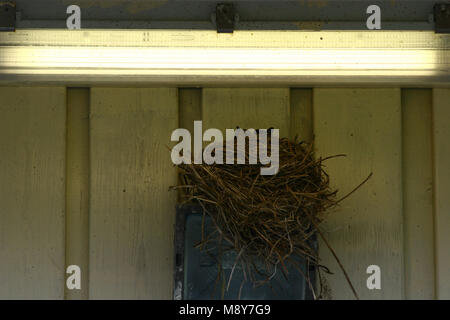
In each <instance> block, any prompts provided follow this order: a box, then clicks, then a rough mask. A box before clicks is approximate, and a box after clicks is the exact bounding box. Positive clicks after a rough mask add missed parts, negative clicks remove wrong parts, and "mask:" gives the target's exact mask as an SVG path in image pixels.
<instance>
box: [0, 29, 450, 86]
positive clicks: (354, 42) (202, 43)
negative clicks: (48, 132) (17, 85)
mask: <svg viewBox="0 0 450 320" xmlns="http://www.w3.org/2000/svg"><path fill="white" fill-rule="evenodd" d="M0 80H1V81H3V82H15V81H18V82H23V81H38V82H39V81H40V82H42V81H44V82H45V81H48V82H58V81H59V82H92V83H95V82H108V83H120V82H129V81H131V82H137V83H142V82H161V83H173V84H175V85H177V84H203V85H204V84H227V83H233V82H235V83H236V82H237V83H246V82H247V83H249V82H263V83H285V84H292V85H295V84H315V83H329V84H333V83H335V84H339V83H352V82H354V83H375V82H376V83H390V82H395V83H403V84H414V83H418V84H424V83H429V84H436V85H444V86H446V85H450V35H447V34H435V33H433V32H429V31H415V32H412V31H374V32H373V31H334V32H333V31H327V32H307V31H235V32H234V33H233V34H218V33H216V32H214V31H198V30H192V31H190V30H187V31H186V30H18V31H16V32H14V33H1V34H0Z"/></svg>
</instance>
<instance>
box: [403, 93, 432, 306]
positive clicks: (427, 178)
mask: <svg viewBox="0 0 450 320" xmlns="http://www.w3.org/2000/svg"><path fill="white" fill-rule="evenodd" d="M402 130H403V162H402V166H403V213H404V241H405V243H404V244H405V246H404V247H405V252H404V255H405V294H406V298H407V299H433V298H434V230H433V223H434V221H433V174H432V171H433V170H432V167H433V166H432V143H431V142H432V140H431V89H403V90H402Z"/></svg>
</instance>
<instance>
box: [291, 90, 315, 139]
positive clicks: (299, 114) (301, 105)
mask: <svg viewBox="0 0 450 320" xmlns="http://www.w3.org/2000/svg"><path fill="white" fill-rule="evenodd" d="M290 101H291V111H290V114H291V128H290V137H291V138H292V139H294V138H295V137H297V140H298V141H306V142H312V140H313V119H312V110H313V108H312V89H291V90H290Z"/></svg>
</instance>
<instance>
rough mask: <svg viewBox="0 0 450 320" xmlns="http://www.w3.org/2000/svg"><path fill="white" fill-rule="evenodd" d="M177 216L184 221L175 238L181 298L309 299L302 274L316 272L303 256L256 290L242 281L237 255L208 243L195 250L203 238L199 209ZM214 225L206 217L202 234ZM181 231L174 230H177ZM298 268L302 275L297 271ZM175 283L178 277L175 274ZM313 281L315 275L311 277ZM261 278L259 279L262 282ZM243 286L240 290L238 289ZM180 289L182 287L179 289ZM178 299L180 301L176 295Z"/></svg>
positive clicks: (260, 266)
mask: <svg viewBox="0 0 450 320" xmlns="http://www.w3.org/2000/svg"><path fill="white" fill-rule="evenodd" d="M178 210H179V212H178V217H179V216H180V215H181V216H182V219H178V220H184V228H182V229H183V232H184V236H181V235H178V241H179V242H180V241H182V242H183V245H182V246H180V243H178V246H177V247H178V250H183V252H182V253H179V254H177V259H176V260H177V261H176V264H177V266H176V268H177V270H178V272H181V274H179V275H178V283H176V287H177V285H178V290H179V291H181V292H179V294H180V293H181V294H182V299H186V300H210V299H211V300H216V299H217V300H220V299H225V300H228V299H238V298H240V299H242V300H276V299H283V300H304V299H308V298H310V297H311V294H310V289H309V286H308V284H307V282H306V280H305V278H304V276H303V275H302V273H303V274H310V275H312V274H313V273H314V272H315V270H313V269H310V268H308V266H307V264H306V262H305V260H304V259H303V258H302V257H299V256H296V257H293V259H294V261H295V266H294V265H293V264H287V265H286V267H287V268H288V274H287V277H286V276H285V275H284V274H283V272H282V271H281V270H280V269H278V270H276V272H274V274H273V277H272V279H271V281H270V284H264V285H261V286H257V287H255V286H254V285H253V284H252V283H250V282H248V281H246V282H244V284H243V285H242V283H243V280H244V272H243V270H242V267H241V266H240V265H236V266H235V267H234V265H235V262H236V252H235V251H234V250H228V251H227V250H226V249H223V248H224V246H222V247H221V248H222V250H223V252H222V253H221V254H219V251H218V245H217V243H215V242H209V243H208V244H207V245H206V246H205V247H203V249H202V250H201V249H199V248H198V247H196V245H197V244H199V243H200V242H201V239H202V217H203V215H202V214H201V212H200V211H201V210H200V209H194V210H192V207H191V208H189V207H188V208H184V209H183V208H179V209H178ZM213 228H214V226H213V223H212V220H211V219H210V218H209V217H208V216H205V234H209V233H210V232H211V231H212V230H213ZM180 229H181V228H177V231H180ZM219 259H220V263H221V266H222V270H223V273H219V268H218V263H217V262H218V261H219ZM233 267H234V271H233V276H232V278H231V282H230V284H229V288H228V290H226V289H227V287H228V281H229V277H230V273H231V272H232V269H233ZM257 267H258V269H261V270H262V268H263V261H259V263H257ZM299 268H300V270H301V272H299ZM175 278H176V282H177V274H176V275H175ZM311 278H313V279H314V276H313V275H312V277H311ZM263 279H265V277H263V276H261V278H260V279H258V280H263ZM241 285H242V288H241ZM180 286H181V287H180ZM178 298H181V297H180V296H178Z"/></svg>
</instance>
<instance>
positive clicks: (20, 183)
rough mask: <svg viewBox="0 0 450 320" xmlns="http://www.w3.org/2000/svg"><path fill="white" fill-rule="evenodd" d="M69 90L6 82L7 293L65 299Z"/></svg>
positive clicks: (0, 249)
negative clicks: (20, 86) (66, 161)
mask: <svg viewBox="0 0 450 320" xmlns="http://www.w3.org/2000/svg"><path fill="white" fill-rule="evenodd" d="M65 106H66V91H65V88H59V87H58V88H56V87H55V88H38V87H35V88H26V87H23V88H8V87H3V88H0V299H62V298H63V297H64V211H65V210H64V194H65V187H64V183H65V178H64V176H65V171H64V168H65V135H66V127H65V120H66V108H65Z"/></svg>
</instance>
